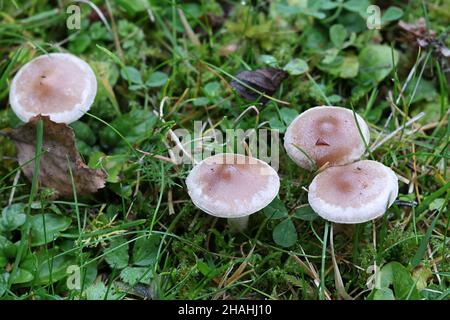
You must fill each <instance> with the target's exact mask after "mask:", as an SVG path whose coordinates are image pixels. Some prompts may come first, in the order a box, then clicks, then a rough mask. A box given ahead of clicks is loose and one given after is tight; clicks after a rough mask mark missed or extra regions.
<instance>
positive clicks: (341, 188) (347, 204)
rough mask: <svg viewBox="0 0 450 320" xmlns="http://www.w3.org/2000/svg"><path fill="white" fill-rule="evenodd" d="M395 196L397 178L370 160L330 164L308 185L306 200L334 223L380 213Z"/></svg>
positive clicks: (369, 218)
mask: <svg viewBox="0 0 450 320" xmlns="http://www.w3.org/2000/svg"><path fill="white" fill-rule="evenodd" d="M397 195H398V179H397V176H396V175H395V173H394V172H393V171H392V170H391V169H390V168H388V167H386V166H385V165H383V164H381V163H379V162H377V161H372V160H363V161H357V162H354V163H351V164H347V165H343V166H336V167H329V168H326V169H325V170H324V171H322V172H320V173H319V174H318V175H317V176H316V177H315V178H314V179H313V181H312V183H311V185H310V186H309V192H308V201H309V204H310V205H311V208H312V209H313V210H314V211H315V212H316V213H317V214H318V215H320V216H321V217H322V218H324V219H326V220H329V221H332V222H336V223H362V222H366V221H370V220H373V219H375V218H377V217H379V216H381V215H383V214H384V213H385V212H386V210H387V208H389V207H390V206H391V205H392V203H393V202H394V200H395V199H396V198H397Z"/></svg>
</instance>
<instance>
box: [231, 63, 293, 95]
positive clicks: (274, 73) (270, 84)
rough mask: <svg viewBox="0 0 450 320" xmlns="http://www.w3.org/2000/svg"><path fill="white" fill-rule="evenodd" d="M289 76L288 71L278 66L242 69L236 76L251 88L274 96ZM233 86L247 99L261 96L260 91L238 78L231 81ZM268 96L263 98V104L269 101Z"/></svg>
mask: <svg viewBox="0 0 450 320" xmlns="http://www.w3.org/2000/svg"><path fill="white" fill-rule="evenodd" d="M286 77H287V72H285V71H283V70H280V69H277V68H271V67H268V68H261V69H257V70H255V71H241V72H239V73H238V74H237V75H236V78H237V79H238V80H239V81H241V82H243V83H245V84H246V85H247V86H250V87H251V88H253V89H255V90H257V91H259V92H262V93H265V94H266V95H269V96H272V95H273V94H274V93H275V91H277V89H278V87H279V86H280V84H281V81H283V80H284V79H285V78H286ZM231 86H232V87H233V88H234V89H235V90H236V91H237V92H238V94H239V95H240V96H241V97H243V98H245V99H247V100H256V99H258V97H259V96H260V94H258V92H255V91H254V90H252V89H250V88H248V87H246V86H244V85H242V84H241V83H239V82H238V81H236V80H232V81H231ZM267 101H268V99H267V98H266V97H262V98H261V102H262V103H263V104H265V103H267Z"/></svg>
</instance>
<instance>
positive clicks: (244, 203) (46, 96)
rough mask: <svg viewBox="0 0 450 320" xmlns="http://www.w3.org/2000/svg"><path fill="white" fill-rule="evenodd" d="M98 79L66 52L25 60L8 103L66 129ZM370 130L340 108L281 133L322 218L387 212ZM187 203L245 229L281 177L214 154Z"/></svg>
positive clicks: (389, 192) (322, 110)
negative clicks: (305, 174) (305, 173)
mask: <svg viewBox="0 0 450 320" xmlns="http://www.w3.org/2000/svg"><path fill="white" fill-rule="evenodd" d="M96 92H97V81H96V78H95V74H94V72H93V71H92V69H91V67H90V66H89V65H88V64H87V63H86V62H84V61H83V60H81V59H79V58H78V57H76V56H74V55H71V54H67V53H51V54H46V55H42V56H40V57H37V58H35V59H33V60H31V61H30V62H29V63H27V64H26V65H25V66H23V67H22V68H21V69H20V70H19V72H18V73H17V74H16V76H15V77H14V79H13V81H12V83H11V89H10V104H11V107H12V109H13V111H14V112H15V113H16V115H17V116H18V117H19V118H20V119H21V120H22V121H24V122H28V121H29V120H30V119H31V118H33V117H35V116H38V115H45V116H49V117H50V120H52V121H54V122H57V123H66V124H70V123H72V122H74V121H76V120H78V119H79V118H81V117H82V116H83V115H84V114H85V113H86V112H87V111H88V110H89V108H90V107H91V105H92V103H93V102H94V99H95V95H96ZM369 139H370V132H369V128H368V126H367V124H366V123H365V122H364V120H363V119H362V118H361V117H360V116H359V115H357V114H356V113H354V112H353V111H351V110H349V109H345V108H341V107H330V106H320V107H315V108H311V109H309V110H307V111H305V112H303V113H302V114H300V115H299V116H298V117H297V118H295V120H294V121H293V122H292V123H291V124H290V126H289V127H288V128H287V131H286V134H285V140H284V146H285V149H286V151H287V154H288V155H289V157H290V158H291V159H292V160H293V161H294V162H295V163H296V164H297V165H298V166H300V167H302V168H304V169H306V170H309V171H316V170H317V169H318V168H320V169H319V173H318V174H317V175H316V176H315V178H314V179H313V181H312V183H311V185H310V186H309V190H308V201H309V204H310V206H311V207H312V209H313V210H314V211H315V212H316V213H317V214H318V215H320V216H321V217H323V218H324V219H326V220H329V221H331V222H336V223H362V222H366V221H369V220H372V219H375V218H377V217H379V216H381V215H383V214H384V212H386V209H387V208H388V207H389V206H390V205H392V203H393V202H394V200H395V199H396V197H397V194H398V179H397V177H396V175H395V173H394V172H393V171H392V170H391V169H390V168H388V167H386V166H384V165H383V164H381V163H379V162H376V161H369V160H362V161H359V159H360V157H361V156H362V155H363V153H364V152H365V150H366V145H367V144H368V142H369ZM186 185H187V189H188V193H189V195H190V197H191V199H192V202H193V203H194V204H195V205H196V206H197V207H198V208H199V209H201V210H203V211H204V212H206V213H208V214H210V215H213V216H216V217H222V218H228V219H229V223H230V226H231V227H232V228H233V229H235V230H237V231H243V230H244V229H245V228H246V226H247V224H248V218H249V216H250V215H251V214H253V213H255V212H258V211H260V210H261V209H263V208H265V207H266V206H267V205H269V204H270V203H271V202H272V201H273V200H274V199H275V197H276V196H277V195H278V192H279V189H280V178H279V176H278V174H277V172H276V171H275V170H274V169H273V168H272V167H271V166H270V165H269V164H267V163H265V162H264V161H261V160H259V159H256V158H253V157H251V156H245V155H241V154H231V153H224V154H217V155H214V156H211V157H208V158H206V159H204V160H203V161H201V162H200V163H198V164H197V165H195V166H194V168H193V169H192V171H191V172H190V174H189V175H188V177H187V179H186Z"/></svg>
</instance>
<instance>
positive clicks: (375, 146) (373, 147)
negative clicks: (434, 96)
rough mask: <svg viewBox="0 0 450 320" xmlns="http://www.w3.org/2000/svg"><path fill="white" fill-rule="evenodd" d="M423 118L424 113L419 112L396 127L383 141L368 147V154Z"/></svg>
mask: <svg viewBox="0 0 450 320" xmlns="http://www.w3.org/2000/svg"><path fill="white" fill-rule="evenodd" d="M424 116H425V112H421V113H419V114H418V115H416V116H415V117H414V118H412V119H411V120H409V121H408V122H406V123H405V124H404V125H402V126H400V127H398V128H397V129H395V130H394V131H392V132H391V133H390V134H388V135H387V136H386V137H384V139H382V140H381V141H380V142H378V143H377V144H375V143H374V144H373V145H372V146H371V147H370V152H374V151H375V150H376V149H378V148H379V147H380V146H382V145H383V144H385V143H386V142H387V141H389V140H390V139H392V138H393V137H394V136H395V135H396V134H397V133H399V132H400V131H402V130H403V129H404V128H405V127H408V126H410V125H412V124H413V123H414V122H416V121H418V120H420V119H421V118H423V117H424Z"/></svg>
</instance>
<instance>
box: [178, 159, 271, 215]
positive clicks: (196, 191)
mask: <svg viewBox="0 0 450 320" xmlns="http://www.w3.org/2000/svg"><path fill="white" fill-rule="evenodd" d="M186 185H187V189H188V193H189V195H190V197H191V199H192V202H193V203H194V204H195V205H196V206H197V207H198V208H200V209H201V210H203V211H204V212H206V213H208V214H210V215H212V216H216V217H221V218H240V217H245V216H248V215H251V214H252V213H255V212H257V211H259V210H261V209H263V208H264V207H266V206H267V205H268V204H269V203H271V202H272V200H273V199H274V198H275V197H276V196H277V194H278V190H279V189H280V179H279V177H278V174H277V173H276V171H275V170H274V169H273V168H272V167H271V166H269V165H268V164H267V163H265V162H264V161H261V160H259V159H256V158H252V157H247V156H244V155H241V154H232V153H223V154H217V155H214V156H211V157H208V158H206V159H204V160H203V161H201V162H200V163H198V164H197V165H196V166H195V167H194V168H193V169H192V171H191V172H190V173H189V175H188V177H187V179H186Z"/></svg>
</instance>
